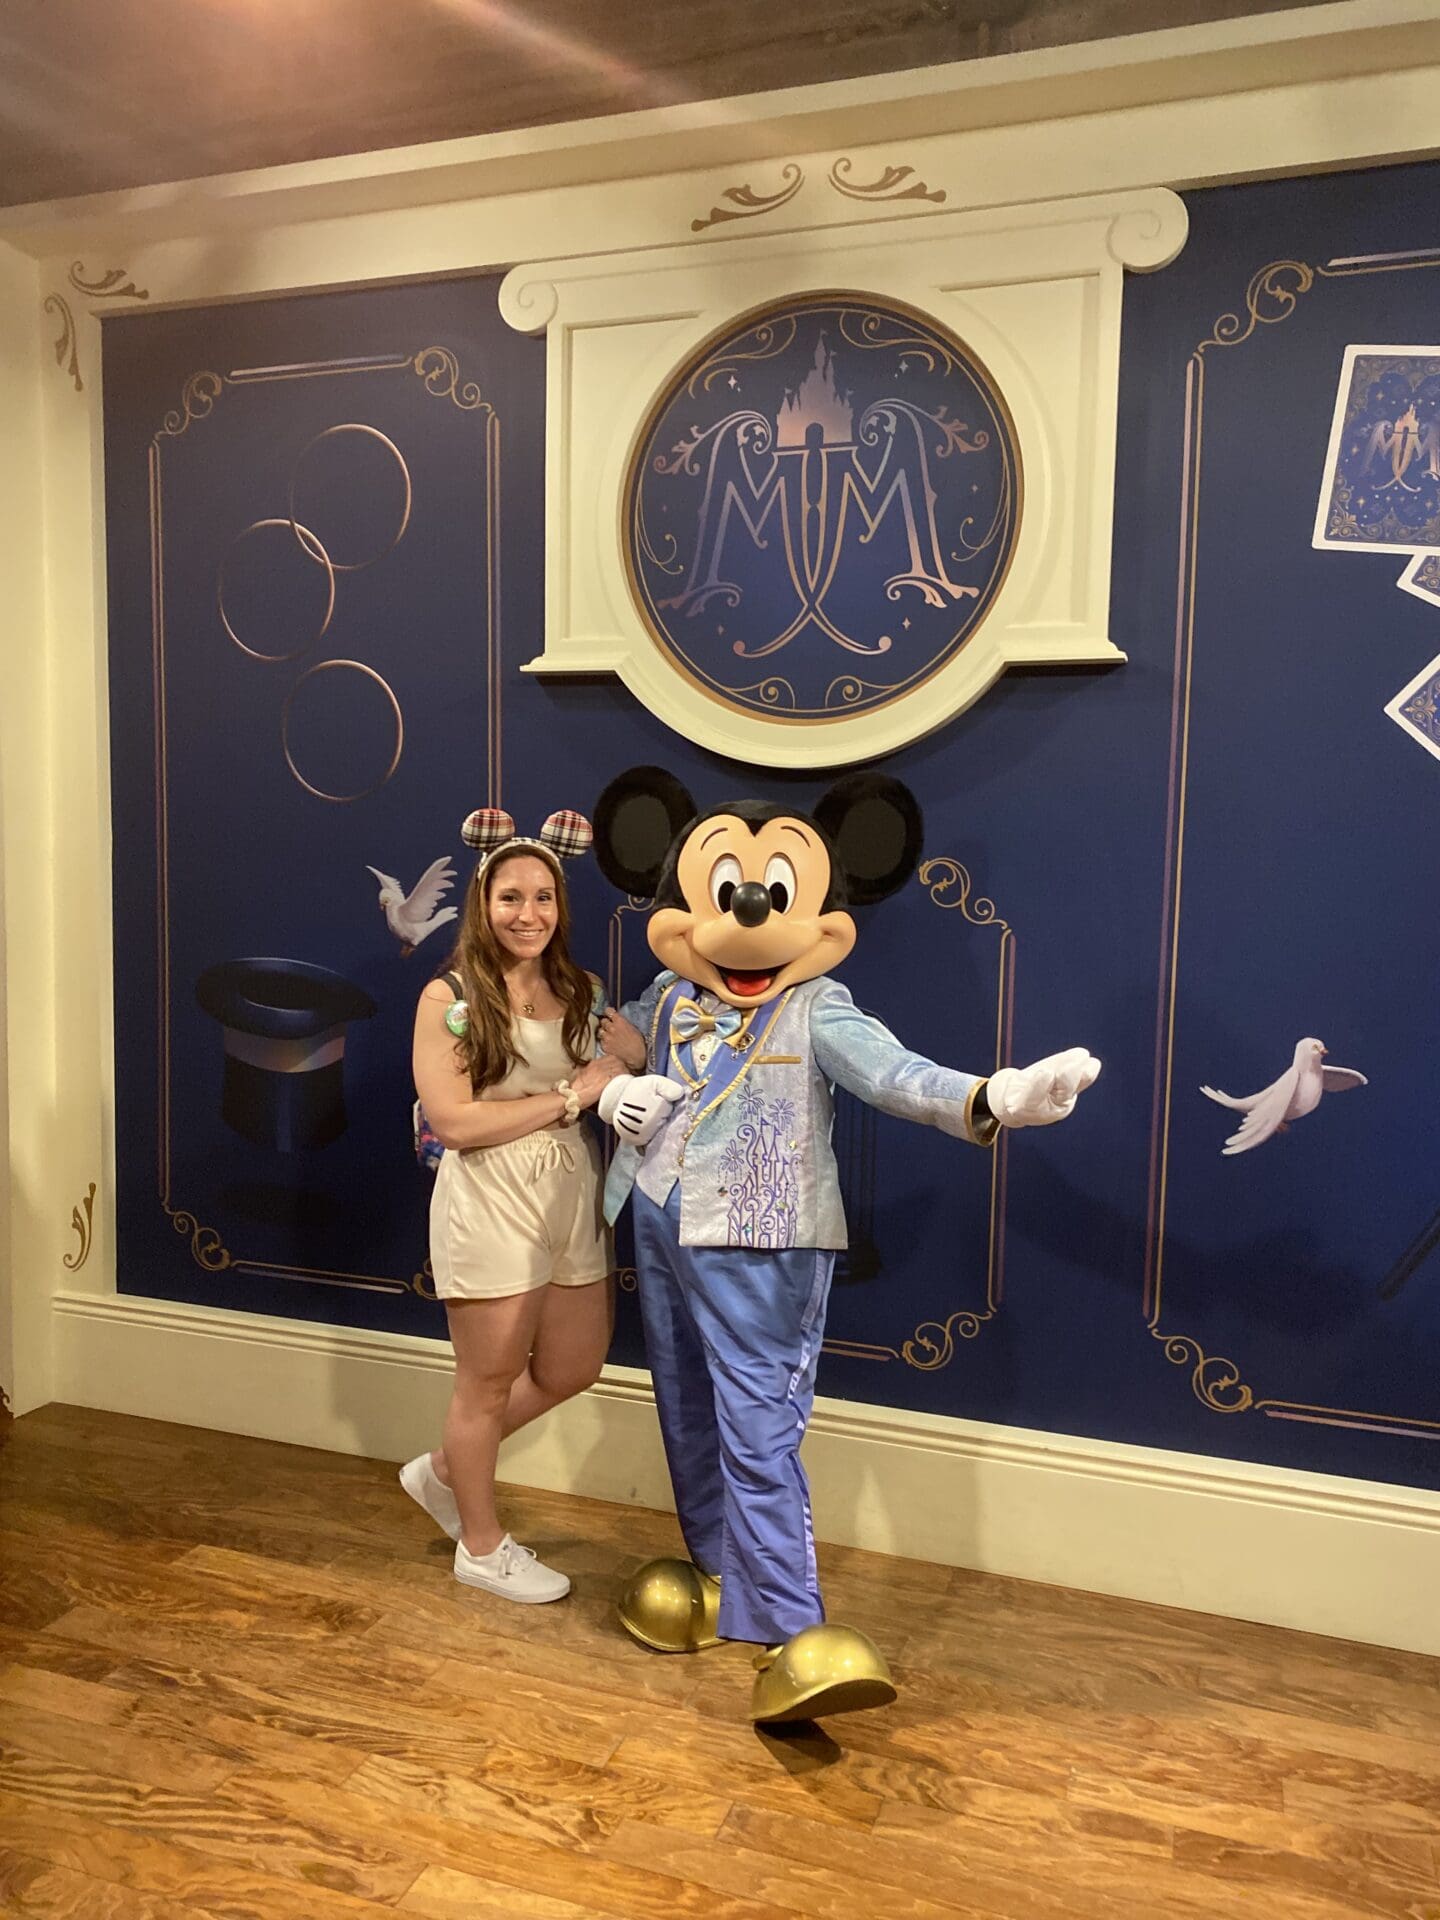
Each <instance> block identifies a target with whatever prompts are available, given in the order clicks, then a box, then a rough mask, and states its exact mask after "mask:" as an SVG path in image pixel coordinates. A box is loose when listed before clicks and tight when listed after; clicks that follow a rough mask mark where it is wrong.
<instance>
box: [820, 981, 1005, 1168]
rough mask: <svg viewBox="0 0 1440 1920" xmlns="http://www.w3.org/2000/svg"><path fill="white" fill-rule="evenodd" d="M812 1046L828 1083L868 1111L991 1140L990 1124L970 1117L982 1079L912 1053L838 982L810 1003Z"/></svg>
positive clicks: (983, 1141) (980, 1140)
mask: <svg viewBox="0 0 1440 1920" xmlns="http://www.w3.org/2000/svg"><path fill="white" fill-rule="evenodd" d="M810 1044H811V1046H812V1047H813V1048H814V1050H815V1062H816V1065H817V1066H818V1067H819V1068H820V1071H821V1072H822V1073H823V1074H824V1075H825V1077H826V1079H827V1080H833V1081H834V1082H835V1083H836V1084H837V1085H838V1086H842V1087H844V1088H845V1090H846V1092H847V1093H853V1094H854V1095H855V1097H856V1099H857V1100H863V1101H865V1103H866V1104H867V1105H868V1106H872V1107H878V1108H879V1109H880V1111H881V1112H882V1113H893V1114H895V1115H896V1117H897V1118H898V1119H901V1120H917V1121H919V1122H920V1124H921V1125H922V1126H927V1127H939V1129H940V1130H941V1132H942V1133H949V1134H954V1135H955V1136H956V1138H957V1139H960V1140H970V1141H973V1142H974V1143H975V1144H976V1145H977V1146H989V1145H990V1144H991V1142H992V1141H993V1140H994V1137H995V1125H994V1122H993V1121H983V1120H982V1121H981V1122H980V1123H979V1124H978V1126H977V1124H976V1123H975V1121H974V1120H973V1119H972V1113H971V1109H972V1107H973V1106H974V1100H975V1094H976V1092H977V1091H978V1090H979V1088H981V1087H982V1086H983V1085H984V1084H985V1082H984V1077H983V1076H982V1075H978V1074H973V1073H960V1072H958V1071H957V1070H956V1069H955V1068H953V1067H942V1066H938V1065H937V1064H936V1063H935V1061H933V1060H927V1059H926V1058H925V1056H924V1054H921V1053H911V1051H910V1049H909V1048H908V1047H903V1046H902V1045H901V1044H900V1042H899V1041H898V1040H897V1039H896V1038H895V1035H894V1034H893V1033H891V1031H890V1029H889V1028H888V1027H887V1026H884V1025H882V1023H881V1022H880V1021H879V1020H877V1019H875V1018H874V1016H873V1015H872V1014H868V1013H862V1012H861V1011H860V1009H859V1007H857V1006H856V1004H855V1002H854V1001H853V1000H852V999H851V997H850V994H849V991H848V989H846V988H845V987H842V986H841V985H840V983H839V982H838V981H836V980H826V981H825V982H824V984H823V985H822V987H821V989H820V991H819V993H817V994H816V996H815V998H814V999H813V1000H812V1001H811V1003H810Z"/></svg>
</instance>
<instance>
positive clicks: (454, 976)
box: [435, 972, 465, 1000]
mask: <svg viewBox="0 0 1440 1920" xmlns="http://www.w3.org/2000/svg"><path fill="white" fill-rule="evenodd" d="M435 978H436V979H437V980H443V981H444V982H445V985H446V986H447V987H449V989H450V991H451V993H453V994H454V996H455V998H456V999H457V1000H463V999H464V998H465V988H464V987H463V985H462V984H461V981H460V976H459V974H458V973H448V972H447V973H437V974H436V976H435Z"/></svg>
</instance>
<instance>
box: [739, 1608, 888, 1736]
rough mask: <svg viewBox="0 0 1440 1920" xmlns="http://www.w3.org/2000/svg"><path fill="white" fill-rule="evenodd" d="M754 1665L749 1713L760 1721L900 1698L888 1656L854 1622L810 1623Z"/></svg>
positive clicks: (811, 1715)
mask: <svg viewBox="0 0 1440 1920" xmlns="http://www.w3.org/2000/svg"><path fill="white" fill-rule="evenodd" d="M755 1667H756V1674H755V1691H754V1693H753V1694H752V1696H751V1699H750V1718H751V1719H752V1720H754V1721H755V1722H756V1723H757V1724H761V1723H764V1722H773V1721H780V1720H819V1719H822V1718H823V1717H824V1716H825V1715H826V1714H830V1713H855V1712H858V1711H859V1710H860V1709H861V1708H862V1707H887V1706H889V1704H890V1702H891V1701H892V1700H893V1699H894V1698H895V1683H894V1681H893V1680H892V1679H891V1678H890V1669H889V1667H887V1666H886V1664H885V1657H884V1655H883V1654H882V1653H881V1652H880V1650H879V1648H878V1647H876V1646H875V1645H874V1644H873V1643H872V1642H871V1641H869V1640H867V1639H866V1637H865V1635H864V1634H863V1633H860V1632H859V1631H858V1630H857V1629H856V1628H854V1627H841V1626H828V1625H827V1626H820V1627H805V1628H804V1629H802V1631H801V1632H799V1633H797V1634H794V1635H792V1637H791V1638H790V1639H789V1640H787V1641H786V1642H785V1644H784V1646H783V1647H777V1648H775V1649H774V1650H773V1651H767V1652H765V1653H762V1654H761V1655H759V1657H758V1658H757V1659H756V1661H755Z"/></svg>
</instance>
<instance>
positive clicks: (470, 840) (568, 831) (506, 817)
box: [460, 807, 595, 873]
mask: <svg viewBox="0 0 1440 1920" xmlns="http://www.w3.org/2000/svg"><path fill="white" fill-rule="evenodd" d="M460 838H461V839H462V840H463V841H464V842H465V844H466V846H467V847H474V848H475V849H476V850H477V851H478V853H479V855H480V864H479V866H477V867H476V869H475V871H476V873H482V872H483V871H484V870H485V868H486V866H488V864H489V863H490V861H491V860H493V859H494V857H495V855H496V854H497V853H499V852H501V851H502V849H503V850H504V851H505V852H506V853H513V852H521V851H530V852H535V853H539V854H541V855H548V856H549V857H550V859H551V860H552V861H557V862H558V861H561V860H574V859H576V858H577V857H578V856H579V855H580V854H582V853H585V852H587V851H588V850H589V847H590V843H591V841H592V840H593V839H594V838H595V835H594V832H593V830H592V828H591V826H590V822H589V821H588V820H587V819H586V818H585V816H584V814H583V813H575V812H573V811H572V810H571V809H569V808H564V809H562V810H561V811H560V812H559V813H552V814H551V815H550V818H549V819H548V820H547V821H546V822H545V824H544V826H543V827H541V829H540V832H539V834H538V835H537V836H534V837H532V836H531V835H529V834H524V833H517V832H516V831H515V822H514V819H513V818H512V817H511V815H510V814H508V813H507V812H506V811H505V809H504V808H503V807H477V808H476V809H475V811H474V812H473V813H472V814H469V815H468V816H467V817H466V820H465V824H464V826H462V827H461V829H460Z"/></svg>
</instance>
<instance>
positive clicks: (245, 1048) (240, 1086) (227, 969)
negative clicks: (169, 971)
mask: <svg viewBox="0 0 1440 1920" xmlns="http://www.w3.org/2000/svg"><path fill="white" fill-rule="evenodd" d="M195 998H196V999H197V1000H198V1001H199V1003H200V1005H201V1006H202V1007H203V1008H204V1010H205V1012H206V1013H208V1014H209V1015H210V1016H211V1017H212V1019H215V1020H218V1021H219V1022H220V1025H221V1026H222V1028H223V1029H224V1035H225V1082H224V1087H223V1089H222V1091H221V1096H220V1117H221V1118H222V1119H223V1120H224V1122H225V1124H226V1125H227V1126H228V1127H233V1128H234V1130H235V1132H236V1133H238V1134H241V1135H243V1136H244V1138H245V1139H247V1140H253V1141H254V1142H255V1144H256V1145H257V1146H261V1147H277V1148H278V1149H279V1150H280V1152H281V1153H296V1152H298V1151H300V1150H301V1149H302V1148H305V1147H327V1146H329V1144H330V1142H331V1141H332V1140H338V1139H339V1137H340V1135H341V1134H342V1133H343V1132H344V1131H345V1126H346V1116H345V1085H344V1079H343V1072H344V1057H345V1028H346V1026H347V1024H348V1023H349V1022H350V1021H352V1020H368V1019H369V1018H370V1016H371V1015H372V1014H373V1013H374V1012H375V1010H376V1009H375V1002H374V1001H373V1000H372V999H371V998H370V996H369V994H368V993H366V992H364V991H363V990H362V989H361V988H360V987H357V986H356V985H355V984H354V983H353V981H350V980H346V979H344V978H343V977H342V976H341V975H340V974H338V973H332V972H331V971H330V969H329V968H328V967H317V966H312V965H311V963H310V962H309V961H307V960H225V961H222V963H221V964H220V965H219V966H218V967H210V968H207V970H206V971H205V972H204V973H202V974H201V975H200V977H199V979H198V980H197V981H196V982H195Z"/></svg>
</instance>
